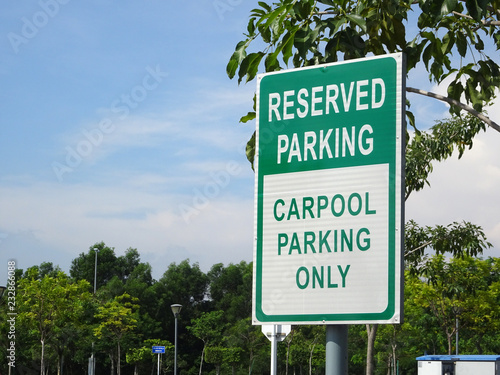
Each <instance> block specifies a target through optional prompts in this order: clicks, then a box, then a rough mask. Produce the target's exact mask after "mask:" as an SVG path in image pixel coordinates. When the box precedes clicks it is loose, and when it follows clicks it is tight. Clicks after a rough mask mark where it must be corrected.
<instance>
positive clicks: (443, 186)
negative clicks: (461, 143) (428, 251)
mask: <svg viewBox="0 0 500 375" xmlns="http://www.w3.org/2000/svg"><path fill="white" fill-rule="evenodd" d="M499 144H500V133H498V132H496V131H494V130H493V129H488V130H487V131H486V132H485V133H481V134H480V135H478V136H477V137H476V140H475V141H474V146H473V148H472V149H471V150H468V151H466V152H465V153H464V155H463V157H462V158H461V159H460V160H458V159H457V155H456V153H455V154H454V155H453V156H452V157H451V158H450V159H448V160H446V161H444V162H441V163H435V164H434V171H433V173H432V175H431V176H430V178H429V181H430V184H431V186H430V187H426V188H424V190H422V191H420V192H416V193H413V194H412V196H410V198H409V199H408V201H407V202H406V219H407V220H409V219H414V220H415V221H416V222H417V223H419V224H420V225H435V224H440V225H447V224H451V223H452V222H454V221H458V222H461V221H464V220H465V221H469V222H471V223H473V224H476V225H480V226H481V227H482V228H483V230H484V232H485V233H486V236H487V238H488V240H489V241H490V242H492V244H493V246H494V247H495V251H493V252H488V253H487V254H485V255H486V256H488V255H496V256H499V255H500V230H499V229H500V216H499V215H498V212H500V201H499V199H498V187H499V186H500V148H499V147H498V145H499Z"/></svg>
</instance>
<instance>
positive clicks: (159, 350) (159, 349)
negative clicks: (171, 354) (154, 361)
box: [152, 345, 165, 375]
mask: <svg viewBox="0 0 500 375" xmlns="http://www.w3.org/2000/svg"><path fill="white" fill-rule="evenodd" d="M152 351H153V354H158V366H157V369H156V372H157V375H160V355H162V354H163V353H165V347H164V346H161V345H155V346H153V348H152Z"/></svg>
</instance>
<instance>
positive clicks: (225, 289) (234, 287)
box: [207, 261, 253, 323]
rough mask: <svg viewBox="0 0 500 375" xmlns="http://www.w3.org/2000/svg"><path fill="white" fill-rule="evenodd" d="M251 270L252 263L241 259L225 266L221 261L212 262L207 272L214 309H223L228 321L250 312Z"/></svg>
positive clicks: (233, 320)
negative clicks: (237, 262) (236, 262)
mask: <svg viewBox="0 0 500 375" xmlns="http://www.w3.org/2000/svg"><path fill="white" fill-rule="evenodd" d="M252 270H253V265H252V263H247V262H244V261H242V262H240V263H239V264H229V265H228V266H227V267H224V265H223V264H222V263H218V264H214V265H213V266H212V268H211V269H210V271H209V272H208V273H207V276H208V279H209V295H210V299H211V300H212V302H213V305H214V309H216V310H223V311H224V315H225V318H226V320H227V321H228V322H231V323H233V322H236V321H237V320H239V319H243V318H246V317H249V316H250V315H251V314H252V310H251V307H252Z"/></svg>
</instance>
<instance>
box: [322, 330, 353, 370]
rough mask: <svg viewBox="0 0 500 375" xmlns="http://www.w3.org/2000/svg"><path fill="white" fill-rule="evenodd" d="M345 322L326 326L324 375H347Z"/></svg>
mask: <svg viewBox="0 0 500 375" xmlns="http://www.w3.org/2000/svg"><path fill="white" fill-rule="evenodd" d="M347 329H348V325H347V324H337V325H333V324H329V325H327V326H326V366H325V375H347V367H348V366H347Z"/></svg>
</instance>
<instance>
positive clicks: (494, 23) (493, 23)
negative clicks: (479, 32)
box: [453, 11, 500, 26]
mask: <svg viewBox="0 0 500 375" xmlns="http://www.w3.org/2000/svg"><path fill="white" fill-rule="evenodd" d="M453 14H454V15H455V16H459V17H465V18H468V19H471V20H473V19H474V18H472V17H471V16H469V15H467V14H462V13H458V12H455V11H453ZM481 23H482V24H483V26H500V21H495V20H481Z"/></svg>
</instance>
